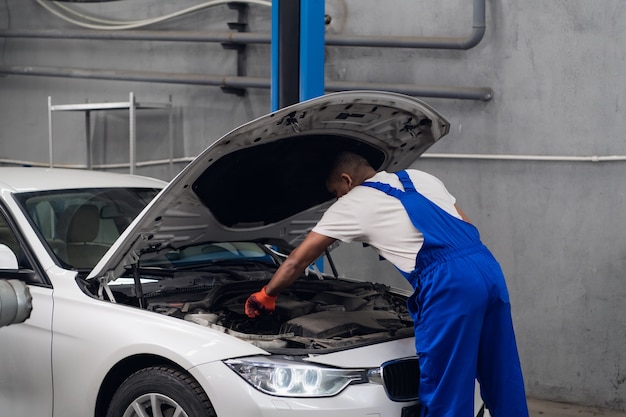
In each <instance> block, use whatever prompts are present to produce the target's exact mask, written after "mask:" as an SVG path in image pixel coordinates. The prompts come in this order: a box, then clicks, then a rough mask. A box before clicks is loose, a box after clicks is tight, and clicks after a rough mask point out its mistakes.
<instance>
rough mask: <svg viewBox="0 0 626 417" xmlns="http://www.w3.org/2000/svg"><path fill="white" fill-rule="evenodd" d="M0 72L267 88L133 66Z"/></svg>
mask: <svg viewBox="0 0 626 417" xmlns="http://www.w3.org/2000/svg"><path fill="white" fill-rule="evenodd" d="M0 74H13V75H36V76H44V77H62V78H87V79H96V80H114V81H145V82H156V83H166V84H196V85H214V86H220V87H234V88H270V80H269V78H261V77H238V76H232V77H231V76H223V75H205V74H178V73H173V72H150V71H132V70H123V71H118V70H98V69H82V68H60V67H33V66H27V67H23V66H6V65H0Z"/></svg>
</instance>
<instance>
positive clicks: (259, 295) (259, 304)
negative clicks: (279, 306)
mask: <svg viewBox="0 0 626 417" xmlns="http://www.w3.org/2000/svg"><path fill="white" fill-rule="evenodd" d="M276 297H277V295H274V296H271V295H267V293H266V292H265V287H263V288H261V291H259V292H255V293H254V294H252V295H251V296H250V297H248V299H247V300H246V306H245V311H246V316H248V317H250V318H254V317H256V316H259V315H261V314H262V313H272V312H273V311H274V310H275V309H276Z"/></svg>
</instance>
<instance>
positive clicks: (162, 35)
mask: <svg viewBox="0 0 626 417" xmlns="http://www.w3.org/2000/svg"><path fill="white" fill-rule="evenodd" d="M485 2H486V0H473V22H472V32H471V33H470V35H469V36H468V37H465V38H460V37H428V36H418V37H415V36H359V35H354V36H350V35H333V34H326V35H325V44H326V45H327V46H354V47H379V48H414V49H461V50H467V49H470V48H473V47H474V46H476V45H478V43H479V42H480V41H481V40H482V39H483V36H484V34H485V30H486V13H485ZM0 37H3V38H50V39H94V40H95V39H105V40H139V41H168V42H220V43H221V42H232V43H244V44H245V43H257V44H266V43H267V44H269V43H270V42H271V34H270V33H250V32H215V33H209V32H199V31H197V32H183V31H151V30H145V31H144V30H134V31H133V30H128V31H126V30H125V31H106V30H103V31H97V30H95V31H87V30H64V31H60V30H14V29H12V30H0Z"/></svg>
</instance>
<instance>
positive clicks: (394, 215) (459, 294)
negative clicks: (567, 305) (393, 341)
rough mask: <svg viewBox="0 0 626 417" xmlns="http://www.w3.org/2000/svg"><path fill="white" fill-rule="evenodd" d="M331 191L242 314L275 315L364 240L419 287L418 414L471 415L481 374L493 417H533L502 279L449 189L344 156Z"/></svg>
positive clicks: (412, 306) (413, 303)
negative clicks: (315, 267)
mask: <svg viewBox="0 0 626 417" xmlns="http://www.w3.org/2000/svg"><path fill="white" fill-rule="evenodd" d="M326 186H327V187H328V190H329V191H330V192H331V193H333V194H334V195H335V196H336V197H337V201H336V202H335V203H334V204H333V205H332V206H331V207H330V208H329V209H328V210H327V212H326V213H325V214H324V216H323V217H322V219H321V220H320V222H319V223H318V224H317V225H316V226H315V227H314V228H313V230H312V231H311V232H310V233H309V234H308V235H307V237H306V238H305V239H304V240H303V242H302V243H301V244H300V245H299V246H298V247H297V248H295V249H294V250H293V251H292V253H291V254H290V255H289V257H288V258H287V259H286V260H285V262H284V263H283V264H282V265H281V266H280V267H279V268H278V270H277V271H276V273H275V274H274V276H273V277H272V279H271V280H270V281H269V283H268V284H267V285H266V286H265V287H263V288H262V289H261V291H259V292H257V293H255V294H252V295H251V296H250V297H249V298H248V300H247V301H246V307H245V309H246V314H247V315H248V316H250V317H256V316H257V315H259V314H261V313H265V312H271V311H273V310H274V308H275V300H276V297H277V296H278V294H279V292H280V291H281V290H282V289H284V288H286V287H288V286H289V285H290V284H292V283H293V282H294V281H295V280H296V279H297V278H298V276H300V274H301V273H302V272H303V270H304V269H305V268H306V267H308V265H310V264H311V263H312V262H313V261H315V260H316V259H317V258H318V257H319V256H320V255H321V254H322V253H323V252H324V250H325V249H326V248H327V247H328V246H329V245H330V244H332V243H333V242H334V241H335V240H341V241H345V242H350V241H360V242H366V243H368V244H369V245H370V246H372V247H373V248H374V249H375V250H376V251H377V252H378V253H379V254H380V255H381V256H383V257H384V258H386V259H387V260H389V261H390V262H391V263H393V264H394V265H395V266H396V268H397V269H398V270H399V271H400V273H402V275H403V276H404V277H405V278H406V279H407V280H408V281H409V282H410V283H411V285H412V286H413V288H414V290H415V292H414V293H413V295H412V296H411V297H410V298H409V300H408V301H407V304H408V308H409V312H410V313H411V316H412V318H413V320H414V322H415V347H416V351H417V354H418V356H419V362H420V371H421V375H420V386H419V397H420V401H421V403H422V416H429V417H431V416H432V417H443V416H446V417H464V416H468V417H469V416H471V415H472V414H473V399H474V380H475V378H478V380H479V382H480V386H481V393H482V396H483V399H484V400H485V403H486V405H487V408H488V409H489V411H490V412H491V415H492V416H493V417H528V408H527V404H526V396H525V391H524V382H523V377H522V372H521V366H520V362H519V357H518V352H517V346H516V342H515V335H514V331H513V325H512V320H511V310H510V304H509V296H508V291H507V288H506V284H505V281H504V276H503V274H502V271H501V269H500V266H499V264H498V262H497V261H496V260H495V259H494V258H493V256H492V254H491V253H490V251H489V250H488V249H487V248H486V247H485V246H484V245H483V244H482V243H481V241H480V236H479V234H478V231H477V229H476V228H475V227H474V226H473V225H471V224H470V222H469V220H468V218H467V216H466V215H465V214H464V213H463V212H462V211H461V210H460V209H459V208H458V207H457V206H456V200H455V198H454V197H453V196H452V195H450V193H449V192H448V191H447V189H446V188H445V186H444V185H443V183H441V181H440V180H438V179H437V178H435V177H433V176H432V175H429V174H427V173H425V172H422V171H418V170H406V171H401V172H398V173H396V174H392V173H387V172H384V171H381V172H378V173H377V172H376V170H375V169H374V168H372V166H371V165H370V164H369V163H368V162H367V161H366V160H365V158H363V157H361V156H359V155H356V154H354V153H342V154H340V155H339V156H338V158H337V160H336V161H335V163H334V165H333V169H332V170H331V172H330V174H329V176H328V179H327V181H326Z"/></svg>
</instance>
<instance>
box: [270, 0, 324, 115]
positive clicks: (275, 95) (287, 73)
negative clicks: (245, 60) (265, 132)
mask: <svg viewBox="0 0 626 417" xmlns="http://www.w3.org/2000/svg"><path fill="white" fill-rule="evenodd" d="M324 45H325V43H324V0H272V44H271V53H272V59H271V61H272V62H271V66H272V71H271V72H272V74H271V101H272V102H271V108H272V111H275V110H278V109H280V108H282V107H285V106H288V105H290V104H295V103H297V102H298V101H304V100H308V99H310V98H314V97H318V96H321V95H323V94H324Z"/></svg>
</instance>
